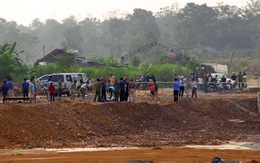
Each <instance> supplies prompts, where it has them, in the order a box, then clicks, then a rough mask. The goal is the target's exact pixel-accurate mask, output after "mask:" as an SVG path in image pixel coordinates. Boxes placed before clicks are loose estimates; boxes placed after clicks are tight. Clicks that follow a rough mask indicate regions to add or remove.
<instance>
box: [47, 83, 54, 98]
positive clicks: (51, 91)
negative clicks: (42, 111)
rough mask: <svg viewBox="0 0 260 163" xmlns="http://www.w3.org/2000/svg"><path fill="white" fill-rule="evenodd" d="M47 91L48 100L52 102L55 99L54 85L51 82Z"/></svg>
mask: <svg viewBox="0 0 260 163" xmlns="http://www.w3.org/2000/svg"><path fill="white" fill-rule="evenodd" d="M48 91H49V93H50V102H51V103H53V102H54V101H55V86H54V85H53V83H52V82H51V83H50V86H49V90H48Z"/></svg>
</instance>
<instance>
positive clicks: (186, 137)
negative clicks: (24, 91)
mask: <svg viewBox="0 0 260 163" xmlns="http://www.w3.org/2000/svg"><path fill="white" fill-rule="evenodd" d="M255 108H256V98H243V99H236V98H229V99H223V98H209V99H205V98H201V99H197V100H193V99H182V100H180V101H179V102H178V103H174V102H172V101H167V102H164V103H160V104H150V103H126V102H124V103H112V102H111V103H102V104H100V103H98V104H97V103H92V104H91V103H87V104H83V103H81V102H62V103H57V104H49V103H39V104H33V105H30V104H9V105H0V121H1V124H0V131H1V135H0V148H34V147H43V148H47V147H48V148H50V147H112V146H113V147H114V146H115V147H116V146H161V145H171V146H172V145H175V146H179V145H185V144H221V143H225V142H226V141H229V140H236V141H245V140H247V141H248V140H249V139H250V136H251V135H257V134H260V125H259V124H260V118H259V117H260V116H259V114H258V115H257V114H255Z"/></svg>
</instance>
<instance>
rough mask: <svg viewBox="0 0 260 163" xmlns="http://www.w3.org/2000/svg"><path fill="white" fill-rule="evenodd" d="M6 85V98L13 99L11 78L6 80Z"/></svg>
mask: <svg viewBox="0 0 260 163" xmlns="http://www.w3.org/2000/svg"><path fill="white" fill-rule="evenodd" d="M6 85H7V87H8V97H14V90H13V82H12V79H11V78H10V79H9V80H8V82H7V83H6Z"/></svg>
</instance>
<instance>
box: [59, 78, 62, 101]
mask: <svg viewBox="0 0 260 163" xmlns="http://www.w3.org/2000/svg"><path fill="white" fill-rule="evenodd" d="M61 91H62V77H59V80H58V95H59V97H61Z"/></svg>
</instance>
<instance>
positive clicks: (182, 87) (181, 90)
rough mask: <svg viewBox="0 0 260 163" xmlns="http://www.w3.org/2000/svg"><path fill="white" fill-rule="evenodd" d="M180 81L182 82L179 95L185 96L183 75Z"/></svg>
mask: <svg viewBox="0 0 260 163" xmlns="http://www.w3.org/2000/svg"><path fill="white" fill-rule="evenodd" d="M179 83H180V91H179V96H180V97H183V92H184V81H183V77H182V76H181V77H180V80H179Z"/></svg>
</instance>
